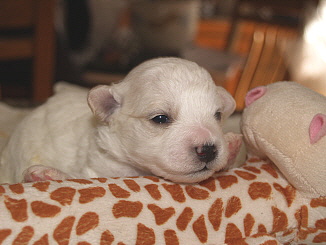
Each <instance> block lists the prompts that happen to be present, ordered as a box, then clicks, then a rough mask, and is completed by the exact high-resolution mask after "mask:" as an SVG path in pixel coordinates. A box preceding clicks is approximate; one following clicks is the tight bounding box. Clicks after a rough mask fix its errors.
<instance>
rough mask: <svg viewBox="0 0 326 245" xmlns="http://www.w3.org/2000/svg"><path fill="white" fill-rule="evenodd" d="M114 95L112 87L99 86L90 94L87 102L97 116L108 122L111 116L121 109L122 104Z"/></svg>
mask: <svg viewBox="0 0 326 245" xmlns="http://www.w3.org/2000/svg"><path fill="white" fill-rule="evenodd" d="M115 97H117V96H114V94H113V93H112V86H107V85H99V86H96V87H95V88H92V89H91V90H90V91H89V92H88V97H87V102H88V105H89V107H90V108H91V110H92V112H93V113H94V115H95V116H97V117H98V118H99V119H100V120H101V121H107V120H108V118H109V117H110V115H112V114H113V112H114V111H115V110H116V109H117V108H119V107H120V102H119V100H118V99H117V98H115Z"/></svg>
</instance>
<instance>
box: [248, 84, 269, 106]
mask: <svg viewBox="0 0 326 245" xmlns="http://www.w3.org/2000/svg"><path fill="white" fill-rule="evenodd" d="M266 90H267V89H266V87H265V86H260V87H257V88H254V89H252V90H250V91H249V92H248V93H247V95H246V99H245V103H246V106H249V105H250V104H251V103H253V102H255V101H256V100H258V99H259V98H260V97H262V96H263V95H264V94H265V93H266Z"/></svg>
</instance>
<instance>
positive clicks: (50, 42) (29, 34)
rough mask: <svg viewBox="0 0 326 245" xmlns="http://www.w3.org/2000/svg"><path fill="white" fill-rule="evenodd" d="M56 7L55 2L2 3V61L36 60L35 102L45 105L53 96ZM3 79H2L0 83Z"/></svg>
mask: <svg viewBox="0 0 326 245" xmlns="http://www.w3.org/2000/svg"><path fill="white" fill-rule="evenodd" d="M54 4H55V1H54V0H1V1H0V61H2V62H4V61H13V60H20V59H31V60H32V63H33V65H32V69H33V70H32V82H31V91H32V95H31V97H32V100H33V101H34V102H43V101H44V100H45V99H46V98H48V97H49V96H50V95H51V93H52V84H53V79H54V64H55V59H54V57H55V53H54V50H55V33H54V24H53V19H54ZM22 33H23V34H22ZM2 79H3V78H2V77H0V82H2V81H1V80H2Z"/></svg>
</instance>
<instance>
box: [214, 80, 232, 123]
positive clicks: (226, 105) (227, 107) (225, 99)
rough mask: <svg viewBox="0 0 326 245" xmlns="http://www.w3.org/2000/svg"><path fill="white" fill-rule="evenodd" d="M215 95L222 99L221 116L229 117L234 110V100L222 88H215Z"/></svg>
mask: <svg viewBox="0 0 326 245" xmlns="http://www.w3.org/2000/svg"><path fill="white" fill-rule="evenodd" d="M217 93H218V94H219V95H220V97H221V98H222V105H223V108H222V109H223V114H224V117H225V118H227V117H229V116H230V115H231V114H232V113H233V112H234V110H235V100H234V99H233V97H232V96H231V94H230V93H229V92H227V91H226V90H225V89H224V88H223V87H220V86H218V87H217Z"/></svg>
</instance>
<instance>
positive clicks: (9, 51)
mask: <svg viewBox="0 0 326 245" xmlns="http://www.w3.org/2000/svg"><path fill="white" fill-rule="evenodd" d="M325 30H326V0H265V1H261V0H227V1H224V0H0V91H1V92H0V96H1V100H3V101H9V102H10V101H24V103H25V104H26V103H32V104H35V103H42V102H44V101H45V100H46V99H47V98H48V97H49V96H50V95H51V94H52V92H53V91H52V88H53V85H54V83H55V82H57V81H62V80H63V81H67V82H71V83H74V84H78V85H81V86H85V87H92V86H95V85H97V84H110V83H112V82H117V81H119V80H121V79H122V78H123V77H124V76H125V74H126V73H128V71H130V69H132V68H133V67H134V66H136V65H137V64H139V63H141V62H142V61H145V60H147V59H150V58H154V57H159V56H160V57H161V56H177V57H182V58H186V59H189V60H192V61H195V62H197V63H198V64H200V65H201V66H203V67H205V68H206V69H207V70H208V71H209V72H210V73H211V75H212V77H213V79H214V81H215V83H216V84H217V85H220V86H223V87H225V88H226V89H227V90H228V91H229V92H230V93H231V94H232V95H233V96H234V98H235V99H236V101H237V110H238V111H241V110H242V109H243V106H244V96H245V94H246V92H247V91H248V90H249V89H251V88H253V87H256V86H259V85H265V84H269V83H272V82H275V81H280V80H295V81H297V82H299V83H302V84H304V85H306V86H308V87H310V88H312V89H314V90H316V91H318V92H320V93H322V94H325V95H326V32H325Z"/></svg>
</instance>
